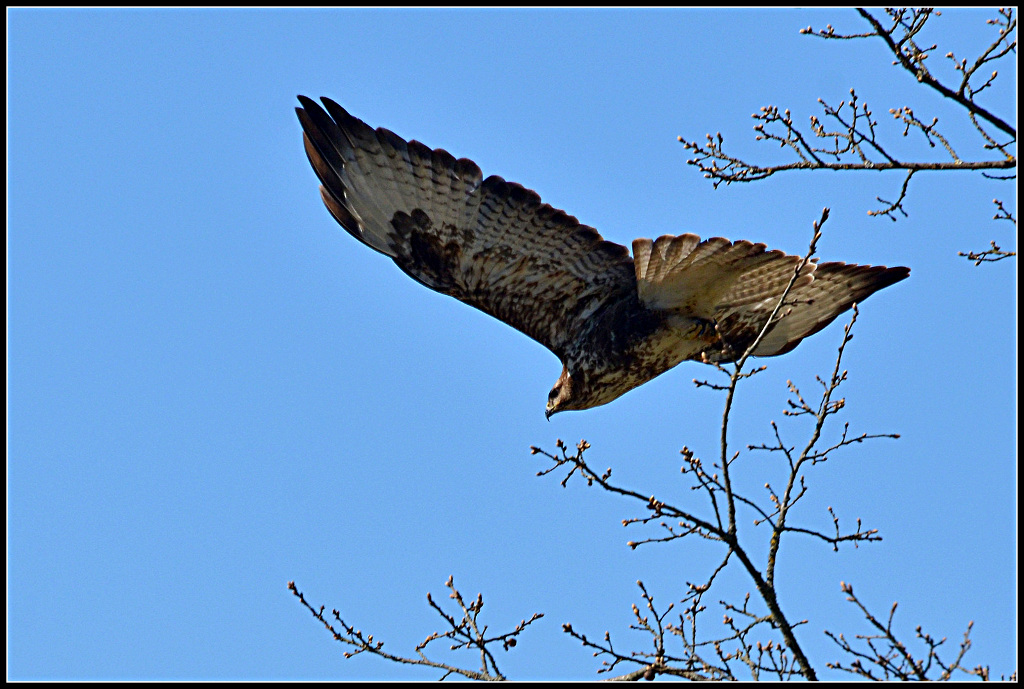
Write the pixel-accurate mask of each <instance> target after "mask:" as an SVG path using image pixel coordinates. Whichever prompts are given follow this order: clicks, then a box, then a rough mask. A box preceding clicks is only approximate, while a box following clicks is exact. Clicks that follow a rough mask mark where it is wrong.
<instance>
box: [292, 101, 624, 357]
mask: <svg viewBox="0 0 1024 689" xmlns="http://www.w3.org/2000/svg"><path fill="white" fill-rule="evenodd" d="M322 100H323V104H324V106H325V107H326V112H325V111H324V109H323V108H321V107H320V106H319V105H318V104H317V103H316V102H315V101H313V100H311V99H309V98H306V97H304V96H299V101H300V102H301V103H302V107H301V108H296V109H295V110H296V112H297V113H298V116H299V121H300V122H301V123H302V129H303V132H304V137H303V139H304V141H305V146H306V155H307V156H308V157H309V162H310V164H312V166H313V169H314V170H315V171H316V174H317V176H318V177H319V178H320V182H321V184H322V186H321V187H320V195H321V197H322V198H323V202H324V204H325V205H326V206H327V209H328V210H329V211H330V212H331V214H332V215H333V216H334V218H335V220H337V221H338V223H339V224H340V225H341V226H342V227H343V228H345V229H346V230H347V231H348V232H349V234H351V235H352V236H353V237H355V238H356V239H358V240H360V241H361V242H363V243H365V244H367V245H369V246H370V247H372V248H373V249H376V250H377V251H379V252H381V253H383V254H386V255H387V256H389V257H391V259H392V260H393V261H394V262H395V263H396V264H398V267H399V268H401V269H402V270H403V271H405V272H406V273H407V274H409V275H410V276H411V277H413V278H414V279H416V280H418V281H419V282H421V283H423V284H424V285H426V286H427V287H430V288H431V289H433V290H437V291H438V292H442V293H444V294H447V295H450V296H452V297H455V298H456V299H459V300H461V301H463V302H465V303H467V304H469V305H471V306H474V307H476V308H478V309H480V310H481V311H484V312H485V313H488V314H490V315H492V316H494V317H495V318H498V319H500V320H501V321H504V322H505V323H508V324H509V325H511V326H512V327H514V328H516V329H517V330H520V331H521V332H523V333H525V334H526V335H528V336H530V337H532V338H533V339H535V340H537V341H538V342H540V343H541V344H543V345H544V346H546V347H548V348H549V349H551V351H553V352H554V353H555V354H556V355H558V356H559V358H563V355H564V353H565V351H566V348H567V347H568V346H569V345H570V344H571V343H572V342H573V341H574V340H575V338H576V337H577V336H578V335H579V333H580V332H582V330H583V329H584V327H585V325H586V322H587V318H588V317H589V316H591V315H592V314H593V313H594V312H595V311H596V310H597V309H598V308H599V307H600V306H601V305H602V304H603V303H606V302H607V301H608V300H612V299H619V298H622V297H623V296H624V295H627V294H630V293H631V292H634V291H635V290H636V278H635V275H634V269H633V260H632V259H631V258H630V256H629V251H628V250H627V249H626V247H624V246H621V245H619V244H615V243H613V242H609V241H605V240H604V239H602V238H601V235H600V234H598V233H597V231H596V230H595V229H594V228H592V227H588V226H586V225H581V224H580V223H579V221H577V220H576V218H574V217H572V216H571V215H568V214H566V213H564V212H563V211H560V210H557V209H555V208H552V207H551V206H549V205H548V204H545V203H542V202H541V200H540V197H539V196H538V195H537V194H536V193H535V192H533V191H531V190H529V189H525V188H524V187H522V186H520V185H518V184H514V183H511V182H506V181H505V180H504V179H502V178H501V177H498V176H491V177H488V178H486V179H484V178H483V175H482V174H481V172H480V168H479V167H477V166H476V164H475V163H473V161H471V160H467V159H465V158H460V159H458V160H456V159H455V158H454V157H453V156H452V155H451V154H449V153H448V152H447V151H444V150H441V149H435V150H431V149H430V148H428V147H427V146H424V145H423V144H421V143H419V142H418V141H408V142H406V141H405V140H404V139H402V138H400V137H399V136H397V135H396V134H394V133H393V132H390V131H388V130H387V129H383V128H380V129H377V130H374V129H372V128H371V127H369V126H368V125H367V124H366V123H364V122H363V121H362V120H359V119H357V118H355V117H353V116H352V115H350V114H348V112H346V111H345V110H344V108H342V107H341V106H340V105H338V104H337V103H335V102H334V101H332V100H330V99H328V98H324V99H322Z"/></svg>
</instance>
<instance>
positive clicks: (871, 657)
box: [825, 582, 1017, 681]
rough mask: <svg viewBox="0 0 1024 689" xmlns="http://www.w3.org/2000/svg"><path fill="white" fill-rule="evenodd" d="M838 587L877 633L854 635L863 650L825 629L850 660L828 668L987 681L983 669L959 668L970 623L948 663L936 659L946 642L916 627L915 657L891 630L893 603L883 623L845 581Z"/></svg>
mask: <svg viewBox="0 0 1024 689" xmlns="http://www.w3.org/2000/svg"><path fill="white" fill-rule="evenodd" d="M840 586H841V587H842V589H843V593H845V594H846V595H847V598H846V600H848V601H850V602H851V603H853V604H854V605H856V606H857V607H858V608H860V610H861V612H863V613H864V617H865V618H866V619H867V621H868V622H869V623H870V624H871V626H873V627H874V628H875V629H876V630H877V633H875V634H858V635H857V636H856V638H857V639H859V640H860V641H863V642H864V643H863V645H862V646H863V648H858V647H856V646H854V645H853V644H851V643H850V642H849V641H847V639H846V637H845V636H843V635H842V634H839V635H838V636H837V635H835V634H833V633H832V632H830V631H828V630H826V631H825V634H826V635H827V636H828V638H830V639H832V641H834V642H835V643H836V645H837V646H839V648H840V649H842V651H843V652H844V653H846V654H847V655H850V656H853V658H854V660H853V662H851V663H850V664H849V665H844V664H843V663H842V662H840V661H837V662H834V663H828V667H830V668H832V669H835V670H842V671H843V672H848V673H850V674H853V675H858V676H860V677H864V678H867V679H872V680H918V681H925V680H949V679H952V678H953V675H954V673H956V672H961V673H963V674H965V675H974V676H976V677H979V678H981V679H983V680H988V679H989V668H988V667H987V666H982V665H977V666H975V667H973V668H970V669H968V668H967V667H965V666H963V665H962V662H963V659H964V656H965V655H966V654H967V651H968V650H969V649H970V647H971V628H972V627H973V626H974V622H969V623H968V624H967V630H966V631H965V632H964V638H963V641H961V642H960V647H959V649H958V650H957V651H956V655H955V657H954V658H953V660H952V661H943V660H942V658H941V657H940V656H939V650H940V647H941V646H942V645H943V644H944V643H945V642H946V638H945V637H943V638H941V639H935V638H934V637H932V636H931V635H930V634H926V633H924V632H922V631H921V627H920V626H919V627H917V629H916V632H915V633H916V636H917V638H918V639H920V640H921V642H922V643H923V644H924V646H925V647H926V648H925V650H926V653H925V656H924V657H923V658H915V657H914V656H913V654H911V652H910V650H909V649H908V648H907V646H906V644H904V643H903V642H902V641H900V640H899V639H898V638H897V637H896V634H895V632H894V631H893V628H892V622H893V617H894V616H895V615H896V607H897V604H896V603H893V604H892V608H891V609H890V610H889V618H888V619H887V620H886V621H885V623H884V624H883V622H882V621H881V620H879V619H878V618H877V617H875V616H874V615H873V614H872V613H871V612H870V611H868V609H867V608H866V607H865V606H864V604H863V603H861V602H860V600H859V599H858V598H857V597H856V596H855V595H854V593H853V586H851V585H850V584H847V583H845V582H843V583H841V584H840ZM1016 678H1017V673H1016V672H1015V673H1013V675H1012V676H1011V678H1010V679H1011V681H1016Z"/></svg>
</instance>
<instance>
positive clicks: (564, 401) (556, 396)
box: [544, 366, 583, 420]
mask: <svg viewBox="0 0 1024 689" xmlns="http://www.w3.org/2000/svg"><path fill="white" fill-rule="evenodd" d="M582 387H583V386H582V377H581V376H578V377H577V378H574V377H573V376H571V375H569V367H568V366H562V375H560V376H559V377H558V382H556V383H555V387H553V388H551V392H549V393H548V406H547V409H546V410H545V411H544V416H546V417H547V418H548V419H549V420H550V419H551V415H552V414H557V413H558V412H560V411H567V410H569V409H581V408H582V407H580V406H578V402H579V400H580V399H581V398H582V394H581V393H582V392H583V390H582Z"/></svg>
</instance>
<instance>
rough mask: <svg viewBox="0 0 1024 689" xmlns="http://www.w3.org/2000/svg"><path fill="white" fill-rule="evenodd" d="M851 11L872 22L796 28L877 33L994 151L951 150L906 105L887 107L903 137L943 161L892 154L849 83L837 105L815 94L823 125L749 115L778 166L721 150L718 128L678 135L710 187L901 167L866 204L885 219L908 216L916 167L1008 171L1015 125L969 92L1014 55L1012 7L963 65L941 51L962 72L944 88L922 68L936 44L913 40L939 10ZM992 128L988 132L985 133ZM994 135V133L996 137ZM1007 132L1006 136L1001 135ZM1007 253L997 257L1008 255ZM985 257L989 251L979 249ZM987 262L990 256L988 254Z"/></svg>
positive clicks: (773, 110)
mask: <svg viewBox="0 0 1024 689" xmlns="http://www.w3.org/2000/svg"><path fill="white" fill-rule="evenodd" d="M858 12H859V14H860V16H861V17H862V18H864V20H865V21H867V22H868V24H869V25H870V27H871V30H870V31H865V32H862V33H849V34H842V33H837V32H836V30H835V29H834V28H833V27H832V25H828V26H827V27H826V28H825V29H822V30H818V31H815V30H814V29H813V28H812V27H810V26H808V27H807V28H805V29H801V33H804V34H809V35H813V36H817V37H820V38H824V39H830V40H856V39H863V38H874V37H878V38H881V39H882V40H883V41H884V42H885V44H886V46H887V47H888V49H889V51H890V52H891V53H892V54H893V56H894V57H895V58H896V59H895V60H894V61H893V64H894V65H897V66H900V67H901V68H903V69H904V70H906V71H909V72H910V73H911V74H913V75H914V77H915V78H916V79H917V81H918V82H919V83H922V84H924V85H926V86H928V87H929V88H931V89H933V90H935V91H936V92H937V93H939V94H941V95H942V96H943V97H944V98H948V99H950V100H952V101H953V102H955V103H957V104H958V105H960V106H961V107H963V108H964V112H965V114H966V116H967V117H968V119H969V120H970V122H971V124H972V126H973V127H974V129H975V130H976V131H977V132H978V134H979V136H980V137H981V138H982V139H983V143H982V145H981V148H982V149H984V150H986V151H991V152H992V153H995V154H997V155H994V156H992V157H987V158H985V159H980V160H968V159H965V158H964V157H962V156H961V155H960V154H959V153H958V152H957V151H956V149H955V148H954V146H953V143H952V141H951V140H950V138H949V137H948V136H946V135H945V134H944V133H943V132H942V131H940V130H939V129H938V124H939V121H938V118H935V117H933V118H932V119H931V121H930V122H928V121H925V120H924V119H921V118H919V117H918V116H917V115H916V114H915V113H914V111H913V110H912V109H911V108H909V107H906V106H903V107H899V108H890V109H889V113H890V114H891V115H892V116H893V118H894V119H895V120H897V121H898V122H900V123H901V124H902V130H903V131H902V135H903V136H904V137H908V136H910V135H911V133H912V132H915V133H916V134H918V135H920V136H921V138H922V139H923V140H924V142H925V143H926V144H927V145H928V147H929V148H931V149H942V150H943V151H944V157H945V158H946V159H945V160H927V159H926V160H906V159H902V158H901V157H898V156H897V155H896V154H895V153H893V152H892V151H891V150H890V147H889V146H888V145H887V144H886V143H885V142H884V139H883V135H882V132H881V130H880V128H879V125H878V121H877V120H875V119H874V116H873V113H872V111H871V110H870V108H868V106H867V104H866V103H863V102H861V101H860V99H859V98H858V96H857V93H856V91H855V90H854V89H850V99H849V100H848V101H846V100H844V101H841V102H840V103H839V105H838V106H833V105H831V104H829V103H827V102H826V101H825V100H823V99H818V102H819V103H820V104H821V107H822V109H823V111H824V118H825V121H828V122H832V123H834V125H836V126H829V127H826V125H825V123H824V121H823V120H822V119H819V118H818V117H816V116H814V115H812V116H811V117H810V128H809V131H807V132H805V131H802V130H801V129H800V128H799V127H798V126H797V125H795V124H794V122H793V118H792V113H791V112H790V111H789V110H788V109H786V110H780V109H779V108H778V107H777V106H774V105H767V106H765V107H762V108H761V110H760V111H759V112H757V113H754V114H753V115H752V117H753V118H754V119H755V120H757V121H758V123H757V124H756V125H755V126H754V131H755V132H756V137H755V138H756V140H758V141H766V142H774V143H777V144H778V145H779V147H780V148H782V149H785V150H786V151H788V152H789V153H790V154H791V155H792V156H793V157H794V158H795V160H792V161H789V162H780V163H777V164H760V163H752V162H749V161H747V160H746V159H744V158H740V157H738V156H735V155H732V154H730V153H727V152H726V151H725V150H724V139H723V137H722V135H721V133H718V134H716V135H714V136H712V135H711V134H708V135H707V137H706V140H705V141H704V142H703V143H700V142H697V141H689V140H687V139H684V138H683V137H681V136H680V137H679V141H680V142H682V144H683V146H684V147H685V148H686V149H687V150H691V151H693V152H694V157H693V158H691V159H690V160H688V161H687V163H688V164H690V165H693V166H695V167H697V168H698V169H699V170H700V171H701V172H703V173H704V177H706V178H707V179H710V180H711V181H712V184H713V185H714V186H715V188H717V187H718V185H719V184H722V183H723V182H724V183H725V184H726V185H729V184H732V183H733V182H753V181H757V180H762V179H765V178H767V177H770V176H772V175H774V174H776V173H779V172H785V171H788V170H833V171H836V170H871V171H873V172H879V171H885V170H902V171H905V172H906V176H905V177H904V178H903V184H902V186H901V188H900V192H899V194H898V195H897V197H896V200H894V201H886V200H884V199H882V198H881V197H877V198H878V201H879V202H880V203H882V204H884V205H883V207H881V208H879V209H874V210H869V211H868V214H869V215H872V216H880V217H888V218H889V219H890V220H893V221H895V220H896V219H897V214H900V215H903V216H904V217H905V216H907V212H906V209H905V208H904V205H903V204H904V201H905V200H906V198H907V188H908V185H909V184H910V180H911V178H912V177H913V176H914V174H915V173H918V172H925V171H940V172H951V171H954V170H956V171H964V170H976V171H990V170H1015V169H1016V167H1017V158H1016V154H1015V146H1016V141H1017V130H1016V128H1015V127H1014V126H1013V125H1012V124H1011V123H1010V122H1009V121H1007V120H1006V119H1004V118H1002V117H1000V116H998V115H996V114H994V113H992V112H991V111H989V110H988V109H986V108H985V107H983V106H982V105H981V104H979V103H978V102H977V100H976V96H977V95H978V94H979V93H981V92H983V91H984V90H986V89H988V88H990V87H991V86H992V85H993V84H994V83H995V82H996V79H997V77H998V71H992V72H991V73H990V74H987V75H985V74H982V69H983V68H986V69H987V67H988V66H989V65H990V63H993V62H995V61H997V60H1000V59H1003V58H1005V57H1007V56H1008V55H1010V54H1011V53H1016V47H1017V41H1016V29H1017V19H1016V15H1015V10H1014V8H1003V9H1001V10H999V15H998V17H997V18H996V19H990V20H989V21H988V23H989V24H990V25H992V26H993V27H995V28H996V30H997V33H996V35H995V37H994V38H993V41H992V43H991V44H990V45H989V46H988V47H987V48H986V49H984V50H983V51H982V52H981V54H979V55H978V56H977V58H976V59H974V60H973V62H972V63H970V64H969V61H968V60H967V59H959V60H958V59H957V58H956V56H955V54H954V53H953V52H952V51H949V52H947V53H946V55H945V57H946V58H947V59H949V60H951V61H952V63H953V67H954V69H955V70H956V71H957V72H959V73H960V74H961V79H960V82H959V84H956V85H953V86H950V85H947V84H944V83H942V81H940V80H939V79H938V78H936V77H935V76H934V75H933V74H932V73H931V71H929V69H928V67H927V59H928V57H929V56H930V55H931V52H932V51H934V50H935V49H936V46H935V45H932V46H928V47H922V46H921V45H920V44H919V43H918V42H917V40H918V38H919V35H920V34H921V31H922V30H923V29H924V27H925V24H926V23H927V21H928V20H929V19H930V18H931V17H933V16H938V15H940V13H939V12H937V11H934V10H932V9H929V8H924V9H907V8H902V9H898V8H896V9H894V8H890V9H887V10H886V14H887V20H886V21H885V23H884V25H883V20H881V19H878V18H876V17H875V16H873V15H872V14H871V13H869V12H867V11H865V10H863V9H858ZM989 128H993V131H991V132H990V131H989ZM1000 137H1001V138H1000ZM1007 137H1008V138H1007ZM983 174H985V176H986V177H989V178H992V179H1014V178H1015V175H1008V176H1002V175H990V174H987V173H985V172H983ZM1013 253H1014V252H1006V255H1002V258H1005V257H1006V256H1007V255H1013ZM985 255H986V256H988V255H990V252H987V253H986V254H985ZM988 260H991V259H988Z"/></svg>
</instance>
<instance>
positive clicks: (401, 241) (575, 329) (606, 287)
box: [295, 96, 910, 418]
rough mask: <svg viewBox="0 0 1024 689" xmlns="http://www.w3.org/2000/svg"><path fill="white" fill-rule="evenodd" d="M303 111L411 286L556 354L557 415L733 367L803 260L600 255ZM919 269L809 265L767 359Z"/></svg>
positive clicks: (508, 204)
mask: <svg viewBox="0 0 1024 689" xmlns="http://www.w3.org/2000/svg"><path fill="white" fill-rule="evenodd" d="M298 98H299V101H300V103H301V104H302V107H299V108H296V109H295V110H296V113H297V114H298V116H299V122H300V123H301V124H302V130H303V142H304V144H305V148H306V155H307V156H308V157H309V162H310V164H311V165H312V166H313V169H314V170H315V171H316V174H317V177H319V178H320V182H321V186H320V196H321V198H322V199H323V202H324V205H326V206H327V209H328V210H329V211H330V212H331V215H333V216H334V219H335V220H337V221H338V223H339V224H340V225H341V226H342V227H343V228H345V230H346V231H347V232H348V233H349V234H351V235H352V236H353V237H355V238H356V239H358V240H359V241H361V242H363V243H364V244H366V245H368V246H369V247H370V248H372V249H375V250H376V251H379V252H380V253H382V254H385V255H386V256H388V257H390V258H391V260H392V261H394V262H395V264H396V265H397V266H398V267H399V268H401V269H402V270H403V271H405V273H406V274H407V275H409V276H410V277H411V278H413V279H414V280H416V281H418V282H420V283H422V284H423V285H426V286H427V287H429V288H430V289H432V290H436V291H438V292H441V293H443V294H447V295H449V296H452V297H455V298H456V299H458V300H460V301H462V302H465V303H467V304H469V305H470V306H474V307H476V308H478V309H480V310H481V311H483V312H484V313H488V314H490V315H491V316H494V317H495V318H497V319H499V320H501V321H503V322H505V323H507V324H508V325H511V326H512V327H513V328H515V329H516V330H519V331H520V332H522V333H525V334H526V335H528V336H529V337H531V338H533V339H534V340H536V341H537V342H540V343H541V344H542V345H544V346H545V347H547V348H548V349H550V350H551V351H552V352H554V353H555V355H556V356H557V357H558V358H559V359H560V360H561V362H562V373H561V375H560V376H559V378H558V381H557V382H556V383H555V386H554V387H553V388H552V390H551V392H550V393H549V394H548V401H547V409H546V415H547V416H548V417H549V418H550V417H551V415H552V414H555V413H557V412H561V411H566V410H571V409H577V410H579V409H590V408H592V407H597V406H599V405H602V404H607V403H608V402H611V401H612V400H614V399H616V398H617V397H619V396H620V395H623V394H624V393H626V392H628V391H630V390H632V389H633V388H635V387H637V386H639V385H642V384H643V383H646V382H647V381H649V380H651V379H652V378H654V377H655V376H658V375H661V374H662V373H664V372H665V371H667V370H669V369H670V368H672V367H673V366H675V365H677V364H679V363H680V362H683V361H687V360H695V361H705V362H729V361H733V360H735V359H737V358H739V357H740V356H742V355H743V353H744V351H745V350H746V349H747V347H749V345H751V344H752V343H753V342H754V340H755V339H756V338H757V336H758V334H759V333H760V332H761V330H762V329H763V328H764V325H765V323H766V322H767V320H768V317H769V316H770V314H771V313H772V311H773V309H774V308H775V306H776V304H777V303H778V300H779V298H780V297H781V296H782V294H783V292H784V291H785V289H786V286H787V285H788V284H789V282H790V279H791V278H792V277H793V274H794V273H795V271H796V269H797V266H799V265H800V263H801V261H802V259H801V257H799V256H790V255H787V254H785V253H783V252H782V251H778V250H775V251H767V250H766V247H765V245H764V244H755V243H753V242H749V241H735V242H733V241H729V240H728V239H723V238H721V237H712V238H710V239H705V240H704V241H701V239H700V237H698V236H697V235H694V234H681V235H679V236H671V235H665V236H662V237H658V238H657V239H655V240H653V241H652V240H650V239H637V240H634V241H633V255H632V257H631V256H630V253H629V250H628V249H626V247H624V246H622V245H620V244H616V243H614V242H609V241H607V240H605V239H602V237H601V235H600V234H598V232H597V230H595V229H594V228H592V227H588V226H587V225H582V224H580V222H579V221H578V220H577V219H576V218H574V217H573V216H571V215H568V214H567V213H565V212H564V211H561V210H558V209H556V208H552V207H551V206H550V205H548V204H546V203H543V202H541V200H540V196H538V195H537V194H536V193H535V192H533V191H531V190H529V189H526V188H525V187H523V186H521V185H519V184H515V183H513V182H506V181H505V180H504V179H502V178H501V177H498V176H497V175H491V176H490V177H486V178H485V177H484V176H483V174H482V173H481V172H480V168H479V167H477V165H476V164H475V163H474V162H473V161H471V160H467V159H466V158H458V159H456V158H455V157H454V156H452V155H451V154H450V153H448V152H447V151H445V150H442V149H439V148H438V149H433V150H431V149H430V148H428V147H427V146H425V145H423V144H421V143H420V142H418V141H405V140H404V139H402V138H401V137H399V136H397V135H396V134H395V133H393V132H391V131H389V130H387V129H384V128H379V129H376V130H375V129H373V128H371V127H370V126H368V125H367V124H366V123H365V122H363V121H362V120H360V119H358V118H356V117H353V116H352V115H350V114H349V113H348V112H347V111H346V110H345V109H344V108H342V107H341V106H340V105H338V104H337V103H335V102H334V101H332V100H330V99H329V98H323V99H322V101H323V104H324V108H326V110H325V109H324V108H321V107H320V105H319V104H317V103H316V102H315V101H313V100H311V99H309V98H306V97H305V96H299V97H298ZM909 274H910V269H909V268H903V267H897V268H886V267H885V266H861V265H854V264H847V263H816V262H808V263H807V264H806V265H805V266H804V267H803V269H802V270H801V272H800V275H799V276H798V278H797V280H796V282H795V283H794V285H793V288H792V290H791V291H790V293H789V297H788V298H787V305H786V308H785V309H784V311H783V312H782V313H783V314H784V315H783V317H782V318H780V319H778V320H777V321H776V322H775V323H774V324H773V325H772V326H771V329H770V330H769V331H768V332H767V333H766V335H765V336H764V338H763V339H762V340H761V342H760V343H759V344H758V345H757V348H756V349H755V350H754V352H753V354H754V355H756V356H775V355H777V354H784V353H785V352H788V351H790V350H791V349H793V348H794V347H796V346H797V344H799V343H800V341H801V340H802V339H803V338H805V337H807V336H808V335H812V334H814V333H816V332H818V331H819V330H821V329H822V328H824V327H825V326H826V325H828V324H829V323H831V322H832V321H833V320H834V319H835V318H836V317H837V316H838V315H839V314H841V313H843V312H844V311H846V310H847V309H849V308H850V307H851V306H852V305H853V303H854V302H861V301H863V300H864V299H866V298H867V297H868V296H870V295H871V294H873V293H874V292H876V291H878V290H880V289H882V288H883V287H887V286H889V285H891V284H893V283H896V282H899V281H900V280H903V279H904V278H906V277H907V276H908V275H909Z"/></svg>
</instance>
